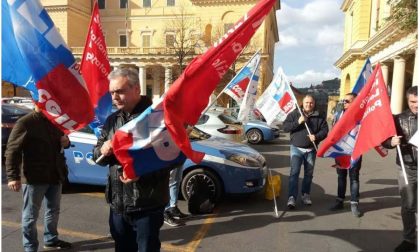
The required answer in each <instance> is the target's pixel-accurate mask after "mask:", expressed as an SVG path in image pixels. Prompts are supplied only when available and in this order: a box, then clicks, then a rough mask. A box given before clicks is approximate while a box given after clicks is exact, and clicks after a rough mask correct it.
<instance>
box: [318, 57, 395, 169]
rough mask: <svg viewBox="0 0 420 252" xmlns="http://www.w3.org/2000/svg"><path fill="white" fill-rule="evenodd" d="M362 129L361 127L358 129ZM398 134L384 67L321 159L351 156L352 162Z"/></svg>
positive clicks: (374, 75) (336, 129) (320, 153)
mask: <svg viewBox="0 0 420 252" xmlns="http://www.w3.org/2000/svg"><path fill="white" fill-rule="evenodd" d="M358 125H359V126H360V127H358ZM395 134H396V130H395V125H394V119H393V117H392V113H391V108H390V105H389V98H388V93H387V89H386V86H385V83H384V80H383V77H382V71H381V68H380V64H378V65H377V66H376V68H375V70H374V72H373V73H372V75H371V76H370V78H369V80H368V82H367V83H366V85H365V86H364V87H363V89H362V90H361V91H360V93H359V95H358V96H357V97H356V99H355V100H354V101H353V102H352V103H351V105H350V107H349V108H348V109H347V111H346V113H344V114H343V116H342V117H341V119H340V120H339V121H338V122H337V124H336V125H335V126H334V128H333V129H332V130H331V131H330V133H329V134H328V137H327V138H326V139H325V140H324V142H323V143H322V145H321V146H320V148H319V150H318V153H317V156H319V157H333V158H337V157H339V156H342V155H351V159H352V162H353V160H357V159H358V158H359V157H360V156H361V155H363V154H364V153H365V152H367V151H368V150H369V149H371V148H374V147H375V146H378V145H380V144H381V143H382V142H383V141H385V140H386V139H387V138H389V137H391V136H394V135H395Z"/></svg>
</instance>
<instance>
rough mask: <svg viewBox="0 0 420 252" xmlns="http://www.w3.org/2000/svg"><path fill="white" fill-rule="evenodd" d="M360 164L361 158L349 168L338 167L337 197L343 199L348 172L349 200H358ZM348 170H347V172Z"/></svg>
mask: <svg viewBox="0 0 420 252" xmlns="http://www.w3.org/2000/svg"><path fill="white" fill-rule="evenodd" d="M361 166H362V158H360V159H359V161H357V163H356V164H354V165H353V167H352V168H351V169H338V168H337V175H338V187H337V197H338V198H339V199H340V200H341V201H344V198H345V197H346V188H347V173H348V174H349V179H350V195H351V198H350V200H351V202H359V173H360V168H361ZM347 171H348V172H347Z"/></svg>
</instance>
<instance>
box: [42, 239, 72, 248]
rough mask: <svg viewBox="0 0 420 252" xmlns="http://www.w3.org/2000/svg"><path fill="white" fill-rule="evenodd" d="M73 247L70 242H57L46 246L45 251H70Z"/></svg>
mask: <svg viewBox="0 0 420 252" xmlns="http://www.w3.org/2000/svg"><path fill="white" fill-rule="evenodd" d="M71 247H72V245H71V243H70V242H65V241H62V240H57V241H56V242H54V243H51V244H44V249H45V250H52V249H69V248H71Z"/></svg>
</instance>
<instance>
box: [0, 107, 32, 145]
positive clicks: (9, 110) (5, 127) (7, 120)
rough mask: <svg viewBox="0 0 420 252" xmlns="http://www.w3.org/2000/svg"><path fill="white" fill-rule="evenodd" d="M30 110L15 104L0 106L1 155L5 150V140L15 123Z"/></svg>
mask: <svg viewBox="0 0 420 252" xmlns="http://www.w3.org/2000/svg"><path fill="white" fill-rule="evenodd" d="M31 111H32V110H31V109H28V108H26V107H22V106H20V105H16V104H2V105H1V145H2V149H3V153H4V151H5V149H6V144H7V140H8V139H9V135H10V133H11V132H12V128H13V127H14V126H15V123H16V121H17V120H18V119H19V118H21V117H22V116H24V115H26V114H28V113H30V112H31Z"/></svg>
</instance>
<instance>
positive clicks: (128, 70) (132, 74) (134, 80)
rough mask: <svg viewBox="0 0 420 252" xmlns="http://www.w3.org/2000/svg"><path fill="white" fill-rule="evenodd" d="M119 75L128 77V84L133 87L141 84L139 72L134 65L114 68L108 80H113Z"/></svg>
mask: <svg viewBox="0 0 420 252" xmlns="http://www.w3.org/2000/svg"><path fill="white" fill-rule="evenodd" d="M118 77H124V78H127V80H128V85H130V86H131V87H134V86H139V85H140V80H139V72H138V71H137V69H135V68H133V67H121V68H115V69H114V70H112V72H111V73H109V75H108V80H110V81H111V80H113V79H116V78H118Z"/></svg>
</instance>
